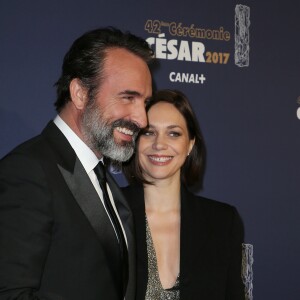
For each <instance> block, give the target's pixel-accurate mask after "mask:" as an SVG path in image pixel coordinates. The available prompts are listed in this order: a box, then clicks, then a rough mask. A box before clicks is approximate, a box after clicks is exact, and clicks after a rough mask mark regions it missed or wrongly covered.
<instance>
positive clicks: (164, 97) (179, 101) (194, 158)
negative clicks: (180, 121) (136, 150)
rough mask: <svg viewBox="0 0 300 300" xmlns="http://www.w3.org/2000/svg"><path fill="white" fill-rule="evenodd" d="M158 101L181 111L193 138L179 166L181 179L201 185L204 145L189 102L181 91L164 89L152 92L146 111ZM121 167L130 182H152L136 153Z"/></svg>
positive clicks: (187, 182)
mask: <svg viewBox="0 0 300 300" xmlns="http://www.w3.org/2000/svg"><path fill="white" fill-rule="evenodd" d="M160 102H166V103H170V104H172V105H173V106H174V107H175V108H176V109H177V110H178V111H179V112H180V113H181V115H182V116H183V118H184V119H185V122H186V125H187V129H188V134H189V138H190V139H195V143H194V146H193V149H192V150H191V152H190V154H189V155H188V156H187V158H186V160H185V162H184V164H183V166H182V167H181V180H182V182H183V183H184V184H185V185H187V186H190V187H191V186H196V185H197V186H199V187H201V185H202V176H203V172H204V163H205V145H204V141H203V137H202V134H201V131H200V127H199V124H198V121H197V117H196V115H195V113H194V111H193V109H192V107H191V104H190V103H189V100H188V98H187V97H186V96H185V94H183V93H182V92H180V91H178V90H168V89H166V90H160V91H157V92H156V93H154V95H153V97H152V98H151V99H150V100H149V101H148V102H147V104H146V111H147V112H148V111H149V109H150V108H151V107H152V106H154V105H155V104H157V103H160ZM146 130H147V129H146ZM137 145H138V144H137ZM122 167H123V169H122V170H123V173H124V175H125V177H126V179H127V181H128V182H129V183H130V184H142V183H146V184H152V182H149V181H146V180H145V178H144V176H143V172H142V170H141V167H140V164H139V160H138V155H137V154H135V155H134V156H133V157H132V158H131V159H130V160H129V161H128V162H125V163H124V164H123V166H122Z"/></svg>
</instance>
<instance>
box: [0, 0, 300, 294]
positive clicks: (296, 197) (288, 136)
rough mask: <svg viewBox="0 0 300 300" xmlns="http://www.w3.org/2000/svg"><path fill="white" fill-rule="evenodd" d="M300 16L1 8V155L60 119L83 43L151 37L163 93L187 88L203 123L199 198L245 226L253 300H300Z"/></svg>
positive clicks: (262, 6)
mask: <svg viewBox="0 0 300 300" xmlns="http://www.w3.org/2000/svg"><path fill="white" fill-rule="evenodd" d="M299 15H300V2H299V1H292V0H286V1H279V0H273V1H268V0H267V1H253V0H252V1H251V0H242V1H238V2H237V1H231V0H228V1H224V0H198V1H196V0H172V1H171V0H166V1H161V0H152V1H134V0H127V1H122V0H110V1H100V0H86V1H79V0H61V1H56V0H52V1H40V0H31V1H19V0H10V1H1V2H0V70H1V72H0V89H1V99H0V156H1V157H2V156H4V155H5V154H6V153H7V152H8V151H9V150H10V149H12V148H13V147H14V146H16V145H17V144H19V143H20V142H22V141H24V140H26V139H28V138H30V137H32V136H34V135H36V134H38V133H39V132H40V131H41V130H42V128H43V127H44V126H45V124H46V123H47V122H48V120H49V119H51V118H53V117H54V116H55V110H54V106H53V103H54V101H55V89H54V88H53V84H54V82H55V81H56V80H57V78H58V76H59V74H60V68H61V63H62V59H63V56H64V54H65V52H66V51H67V50H68V48H69V47H70V45H71V43H72V42H73V40H74V39H75V38H77V37H78V36H79V35H81V34H82V33H84V32H85V31H88V30H90V29H94V28H96V27H100V26H107V25H112V26H116V27H119V28H120V29H122V30H129V31H131V32H132V33H135V34H137V35H139V36H141V37H144V38H145V39H147V41H148V42H149V43H150V44H151V47H153V49H154V50H155V53H156V57H157V59H158V61H159V67H158V68H157V69H156V70H155V72H154V74H153V75H154V81H155V86H156V87H157V88H176V89H180V90H182V91H183V92H184V93H185V94H186V95H187V96H188V97H189V99H190V100H191V102H192V105H193V107H194V109H195V112H196V114H197V116H198V119H199V123H200V126H201V129H202V132H203V135H204V137H205V141H206V147H207V166H206V172H205V179H204V184H203V189H202V190H201V191H199V192H198V193H200V194H202V195H204V196H206V197H209V198H213V199H217V200H219V201H223V202H227V203H230V204H232V205H235V206H236V207H237V209H238V210H239V212H240V214H241V217H242V219H243V222H244V226H245V245H244V269H243V279H244V282H245V287H246V293H247V299H257V300H269V299H272V300H283V299H284V300H294V299H298V298H299V294H300V284H299V278H300V263H299V261H300V259H299V253H300V217H299V215H300V182H299V181H300V39H299V32H300V22H299ZM115 176H116V178H117V180H118V181H119V183H120V185H125V184H126V182H125V181H124V178H123V177H122V174H115Z"/></svg>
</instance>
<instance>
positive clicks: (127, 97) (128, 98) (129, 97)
mask: <svg viewBox="0 0 300 300" xmlns="http://www.w3.org/2000/svg"><path fill="white" fill-rule="evenodd" d="M123 99H126V100H129V101H132V100H133V99H134V97H133V96H130V95H129V96H124V97H123Z"/></svg>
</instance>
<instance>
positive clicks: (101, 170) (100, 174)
mask: <svg viewBox="0 0 300 300" xmlns="http://www.w3.org/2000/svg"><path fill="white" fill-rule="evenodd" d="M94 171H95V174H96V175H97V178H98V181H99V184H100V187H101V190H102V193H103V200H104V205H105V207H106V210H107V212H108V214H109V216H110V218H111V221H112V223H113V226H114V228H115V231H116V234H117V238H118V242H119V246H120V257H121V260H122V273H123V295H124V296H125V292H126V287H127V282H128V251H127V245H126V241H125V237H124V234H123V230H122V227H121V225H120V222H119V220H118V217H117V215H116V212H115V210H114V208H113V206H112V204H111V201H110V199H109V195H108V192H107V188H106V183H107V180H106V173H105V167H104V165H103V163H102V162H101V161H100V162H99V163H98V165H97V166H96V167H95V169H94Z"/></svg>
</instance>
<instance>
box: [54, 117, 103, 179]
mask: <svg viewBox="0 0 300 300" xmlns="http://www.w3.org/2000/svg"><path fill="white" fill-rule="evenodd" d="M53 122H54V124H55V125H56V126H57V127H58V128H59V129H60V131H61V132H62V133H63V134H64V136H65V137H66V139H67V140H68V141H69V143H70V144H71V147H72V148H73V149H74V151H75V153H76V155H77V157H78V159H79V160H80V162H81V163H82V165H83V167H84V169H85V171H86V172H87V173H88V174H89V173H90V172H91V171H93V170H94V168H95V167H96V165H97V164H98V162H99V159H98V158H97V156H96V155H95V153H94V152H93V151H92V150H91V148H89V147H88V146H87V145H86V144H85V143H84V142H83V141H82V140H81V139H80V137H79V136H78V135H77V134H76V133H75V132H74V131H73V130H72V129H71V128H70V127H69V126H68V125H67V123H66V122H65V121H64V120H63V119H62V118H61V117H60V116H59V115H57V116H56V117H55V119H54V120H53Z"/></svg>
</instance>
